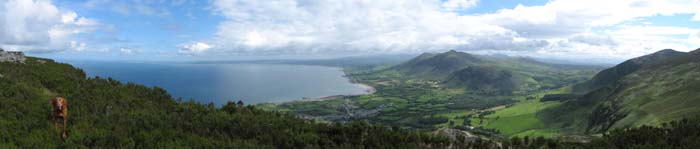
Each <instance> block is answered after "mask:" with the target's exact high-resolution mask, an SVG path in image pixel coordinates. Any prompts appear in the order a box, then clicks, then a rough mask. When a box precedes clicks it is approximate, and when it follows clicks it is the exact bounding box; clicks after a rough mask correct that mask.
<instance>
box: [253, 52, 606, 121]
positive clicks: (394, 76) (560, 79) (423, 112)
mask: <svg viewBox="0 0 700 149" xmlns="http://www.w3.org/2000/svg"><path fill="white" fill-rule="evenodd" d="M345 71H346V73H347V74H348V76H349V77H350V78H351V79H352V80H353V81H354V82H358V83H363V84H367V85H370V86H372V87H374V88H375V89H376V92H375V93H374V94H370V95H361V96H345V97H342V98H334V99H325V100H321V101H300V102H290V103H283V104H279V105H271V104H267V105H266V106H269V107H271V108H268V109H270V110H277V111H289V112H292V113H296V114H300V115H304V116H309V117H313V118H315V119H318V120H324V121H338V122H345V121H351V120H357V119H359V120H369V121H371V122H377V123H382V124H386V125H392V126H402V127H408V128H411V129H419V130H435V129H437V128H461V129H463V130H467V131H471V132H474V131H476V130H471V129H470V128H478V127H473V126H484V128H483V129H481V130H487V129H492V128H501V127H491V126H497V125H490V123H484V124H479V125H475V122H479V120H482V121H489V122H491V121H493V122H494V124H499V123H501V122H502V121H498V120H495V119H493V118H491V117H489V116H486V115H488V113H489V112H493V111H495V110H498V109H502V108H506V107H509V106H510V105H513V104H519V103H518V102H519V101H526V100H527V101H530V100H532V101H536V100H533V99H535V97H534V96H532V95H534V94H540V93H543V92H547V91H550V90H553V89H558V88H562V87H564V86H567V85H571V84H574V83H576V82H580V81H585V80H587V79H589V77H590V76H592V75H593V74H594V73H595V72H596V71H597V68H596V67H587V66H573V65H556V64H546V63H541V62H537V61H534V60H532V59H528V58H494V57H485V56H476V55H471V54H467V53H463V52H457V51H449V52H446V53H438V54H432V53H426V54H422V55H420V56H418V57H416V58H413V59H411V60H409V61H406V62H404V63H400V64H397V65H385V66H377V67H372V68H367V69H358V68H357V67H351V68H350V69H348V68H346V69H345ZM537 98H538V99H539V97H537ZM528 99H529V100H528ZM531 103H535V102H531ZM525 105H532V106H538V105H541V104H539V102H537V104H525ZM547 105H551V104H549V103H547ZM527 114H529V115H527V119H528V120H530V121H533V122H534V121H538V123H539V120H538V119H537V118H536V116H535V111H531V112H529V113H527ZM479 116H481V118H482V119H479ZM484 116H486V117H484ZM523 117H525V116H523ZM508 118H509V117H504V119H503V120H507V119H508ZM465 121H470V122H467V123H465ZM503 122H505V121H503ZM504 126H505V125H504ZM531 126H534V125H528V126H524V127H523V130H520V129H519V131H527V130H532V129H539V127H540V126H541V125H536V126H537V127H531ZM484 132H492V131H484ZM505 132H507V134H506V135H514V134H517V133H518V132H511V131H505Z"/></svg>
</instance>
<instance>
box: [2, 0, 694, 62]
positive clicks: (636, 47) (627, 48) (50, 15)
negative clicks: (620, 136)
mask: <svg viewBox="0 0 700 149" xmlns="http://www.w3.org/2000/svg"><path fill="white" fill-rule="evenodd" d="M0 47H2V48H3V49H6V50H13V51H25V52H26V53H28V54H29V55H35V56H42V57H49V58H57V59H92V60H235V59H256V58H295V57H297V58H323V57H339V56H350V55H373V54H416V53H421V52H442V51H446V50H450V49H455V50H461V51H467V52H471V53H477V54H507V55H517V56H532V57H542V58H559V59H571V60H612V61H619V60H624V59H628V58H631V57H635V56H640V55H643V54H648V53H651V52H654V51H657V50H660V49H666V48H671V49H676V50H679V51H690V50H693V49H697V48H700V0H551V1H547V0H532V1H519V0H408V1H402V0H53V1H52V0H0Z"/></svg>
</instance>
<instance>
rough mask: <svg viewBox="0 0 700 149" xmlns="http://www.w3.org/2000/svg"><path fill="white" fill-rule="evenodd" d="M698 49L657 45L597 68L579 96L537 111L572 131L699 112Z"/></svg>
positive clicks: (594, 130)
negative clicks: (645, 52) (687, 50)
mask: <svg viewBox="0 0 700 149" xmlns="http://www.w3.org/2000/svg"><path fill="white" fill-rule="evenodd" d="M698 51H700V49H699V50H696V51H693V52H690V53H683V52H677V51H672V50H662V51H659V52H656V53H653V54H650V55H646V56H642V57H639V58H635V59H631V60H628V61H625V62H623V63H621V64H619V65H617V66H615V67H612V68H609V69H606V70H603V71H601V72H600V73H599V74H598V75H596V77H594V78H593V79H592V80H590V81H588V82H586V84H585V86H587V87H588V89H590V90H592V91H590V92H587V93H586V94H585V95H583V97H581V98H578V99H575V100H570V101H566V102H564V103H562V104H561V105H560V106H556V107H553V108H549V109H545V110H543V111H541V112H539V113H538V114H539V115H540V118H541V119H542V120H544V121H546V122H547V123H549V124H552V126H555V127H562V128H565V130H568V131H571V132H588V133H597V132H604V131H607V130H609V129H611V128H628V127H635V126H640V125H659V124H661V123H663V122H669V121H672V120H679V119H683V118H692V117H695V116H697V115H700V109H699V108H697V107H698V106H700V92H698V91H700V52H698Z"/></svg>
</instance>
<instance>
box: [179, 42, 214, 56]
mask: <svg viewBox="0 0 700 149" xmlns="http://www.w3.org/2000/svg"><path fill="white" fill-rule="evenodd" d="M212 47H213V46H211V45H209V44H206V43H202V42H195V43H192V44H188V45H184V46H182V49H180V53H182V54H199V53H202V52H206V51H207V50H209V49H211V48H212Z"/></svg>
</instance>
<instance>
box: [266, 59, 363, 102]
mask: <svg viewBox="0 0 700 149" xmlns="http://www.w3.org/2000/svg"><path fill="white" fill-rule="evenodd" d="M337 68H339V69H340V71H342V72H343V76H341V77H344V78H347V79H348V81H349V82H350V83H351V84H353V85H357V86H360V88H362V90H364V93H358V94H341V95H328V96H320V97H313V98H309V97H302V98H301V99H298V100H291V101H286V102H276V103H275V104H284V103H290V102H311V101H326V100H333V99H340V98H345V97H347V96H360V95H370V94H374V93H375V92H377V89H375V88H374V87H372V86H370V85H367V84H364V83H360V82H357V81H355V79H353V78H351V77H350V76H349V75H348V73H347V71H345V68H342V67H337Z"/></svg>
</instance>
